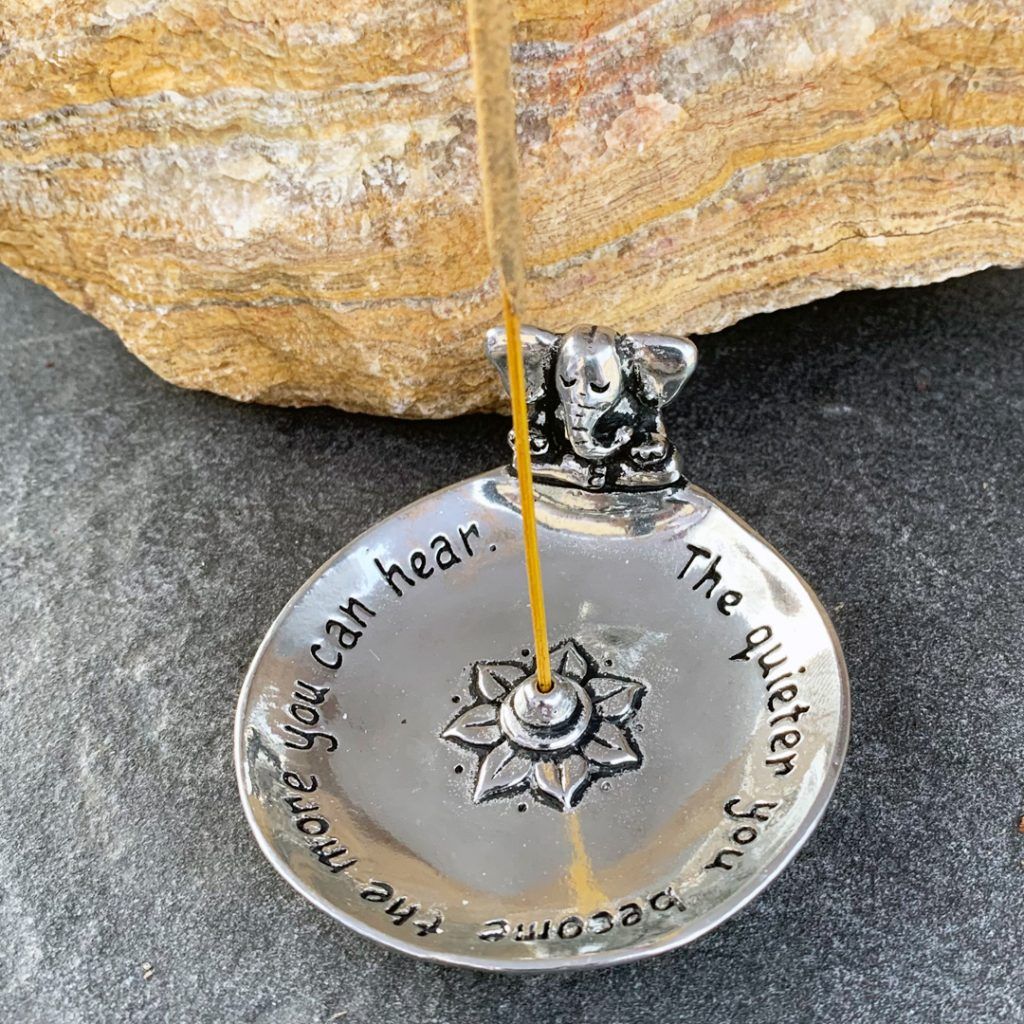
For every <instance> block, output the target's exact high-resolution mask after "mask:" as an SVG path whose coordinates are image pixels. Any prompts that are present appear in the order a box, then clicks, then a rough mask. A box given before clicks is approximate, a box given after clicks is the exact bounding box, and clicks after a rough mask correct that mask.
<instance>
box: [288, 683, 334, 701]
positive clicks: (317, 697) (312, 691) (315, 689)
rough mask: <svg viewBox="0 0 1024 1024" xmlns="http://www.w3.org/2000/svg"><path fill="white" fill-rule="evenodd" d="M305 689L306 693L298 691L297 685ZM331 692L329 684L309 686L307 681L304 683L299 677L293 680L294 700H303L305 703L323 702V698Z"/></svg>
mask: <svg viewBox="0 0 1024 1024" xmlns="http://www.w3.org/2000/svg"><path fill="white" fill-rule="evenodd" d="M300 686H301V687H302V689H304V690H306V691H307V693H308V696H307V695H306V693H299V687H300ZM330 692H331V688H330V687H329V686H310V685H309V683H304V682H303V681H302V680H301V679H296V680H295V691H294V692H293V693H292V696H293V697H294V698H295V699H296V700H304V701H305V702H306V703H307V704H323V702H324V698H325V697H326V696H327V694H329V693H330Z"/></svg>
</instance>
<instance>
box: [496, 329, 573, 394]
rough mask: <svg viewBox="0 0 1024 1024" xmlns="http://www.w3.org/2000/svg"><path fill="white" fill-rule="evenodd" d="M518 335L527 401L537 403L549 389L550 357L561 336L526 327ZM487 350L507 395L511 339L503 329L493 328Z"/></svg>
mask: <svg viewBox="0 0 1024 1024" xmlns="http://www.w3.org/2000/svg"><path fill="white" fill-rule="evenodd" d="M519 334H520V337H521V338H522V339H523V367H524V369H525V371H526V400H527V401H528V402H536V401H537V399H538V398H540V397H541V396H542V395H543V394H544V392H545V390H546V388H547V377H548V369H549V367H550V366H551V357H552V355H553V354H554V351H555V344H556V342H557V341H558V335H557V334H552V333H551V332H550V331H542V330H541V329H540V328H539V327H527V325H526V324H523V325H522V326H521V327H520V328H519ZM485 348H486V351H487V358H488V359H490V361H491V362H492V363H494V365H495V367H496V369H497V371H498V373H499V374H500V376H501V382H502V384H504V385H505V391H506V393H508V392H509V386H508V338H507V337H506V336H505V328H504V327H492V328H491V329H490V330H489V331H488V332H487V343H486V346H485Z"/></svg>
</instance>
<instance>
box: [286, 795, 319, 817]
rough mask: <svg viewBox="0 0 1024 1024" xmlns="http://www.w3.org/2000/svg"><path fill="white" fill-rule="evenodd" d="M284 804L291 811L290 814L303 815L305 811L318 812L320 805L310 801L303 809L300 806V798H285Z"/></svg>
mask: <svg viewBox="0 0 1024 1024" xmlns="http://www.w3.org/2000/svg"><path fill="white" fill-rule="evenodd" d="M284 802H285V803H286V804H287V805H288V806H289V807H290V808H291V809H292V814H304V813H305V812H306V811H319V810H320V805H319V804H315V803H313V802H312V801H310V802H309V803H308V804H306V806H305V807H303V806H301V804H302V797H301V796H286V797H285V798H284Z"/></svg>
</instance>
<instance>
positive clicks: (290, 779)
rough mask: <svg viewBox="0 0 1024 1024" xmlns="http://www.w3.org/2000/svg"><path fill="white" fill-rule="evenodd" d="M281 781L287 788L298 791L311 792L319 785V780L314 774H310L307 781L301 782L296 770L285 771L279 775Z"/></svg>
mask: <svg viewBox="0 0 1024 1024" xmlns="http://www.w3.org/2000/svg"><path fill="white" fill-rule="evenodd" d="M281 781H282V782H283V783H284V784H285V785H286V786H287V787H288V788H289V789H297V790H298V791H299V792H300V793H312V792H313V790H315V789H316V788H317V786H319V785H320V781H319V779H317V777H316V776H315V775H310V777H309V782H303V781H302V776H301V775H299V774H298V772H285V773H284V774H283V775H282V776H281Z"/></svg>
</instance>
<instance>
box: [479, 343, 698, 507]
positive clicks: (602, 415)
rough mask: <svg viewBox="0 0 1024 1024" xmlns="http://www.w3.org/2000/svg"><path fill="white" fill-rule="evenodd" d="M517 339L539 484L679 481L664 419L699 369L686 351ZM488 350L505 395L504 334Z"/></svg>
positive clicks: (615, 486) (690, 346) (624, 485)
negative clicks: (664, 409) (663, 412)
mask: <svg viewBox="0 0 1024 1024" xmlns="http://www.w3.org/2000/svg"><path fill="white" fill-rule="evenodd" d="M520 333H521V336H522V343H523V364H524V369H525V375H526V401H527V408H528V411H529V422H530V452H531V456H532V458H531V463H532V466H533V474H534V476H535V477H536V478H537V479H538V480H548V481H551V482H554V483H560V484H569V485H572V486H575V487H582V488H585V489H586V490H590V491H610V490H648V489H651V488H656V487H668V486H671V485H673V484H676V483H678V482H679V481H680V480H681V479H682V472H681V469H680V465H679V457H678V454H677V453H676V450H675V448H674V447H673V446H672V444H671V442H670V441H669V440H668V437H667V435H666V433H665V424H664V423H663V421H662V418H661V410H662V407H663V406H665V405H667V404H668V403H669V402H671V401H672V399H673V398H675V397H676V395H677V394H679V390H680V388H682V386H683V384H685V383H686V381H687V379H688V378H689V376H690V374H691V373H693V370H694V367H695V366H696V365H697V346H696V345H694V343H693V342H692V341H690V340H689V339H688V338H670V337H666V336H664V335H660V334H616V333H615V332H614V331H612V330H609V329H608V328H606V327H594V326H580V327H574V328H572V330H570V331H566V332H565V334H552V333H551V332H550V331H544V330H541V329H540V328H537V327H526V326H523V327H522V328H521V332H520ZM486 349H487V355H488V358H489V359H490V360H491V362H492V363H494V365H495V367H496V368H497V370H498V373H499V374H500V375H501V379H502V381H503V383H504V385H505V389H506V390H508V386H509V382H508V340H507V338H506V335H505V329H504V328H503V327H496V328H493V329H492V330H490V331H488V332H487V346H486ZM510 440H511V435H510Z"/></svg>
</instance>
